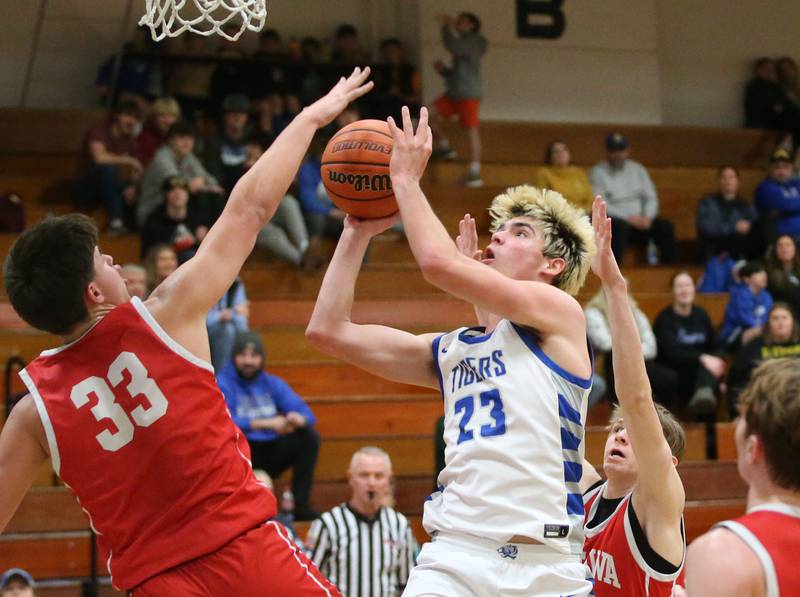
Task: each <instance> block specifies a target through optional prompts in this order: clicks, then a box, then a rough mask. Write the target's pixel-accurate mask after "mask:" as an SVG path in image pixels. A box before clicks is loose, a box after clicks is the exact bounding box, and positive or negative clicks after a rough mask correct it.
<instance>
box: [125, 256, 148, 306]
mask: <svg viewBox="0 0 800 597" xmlns="http://www.w3.org/2000/svg"><path fill="white" fill-rule="evenodd" d="M122 278H123V279H124V280H125V287H126V288H127V289H128V294H129V295H131V297H134V296H135V297H137V298H140V299H142V300H144V299H145V298H147V272H146V271H145V269H144V268H143V267H142V266H141V265H139V264H138V263H126V264H125V265H123V266H122Z"/></svg>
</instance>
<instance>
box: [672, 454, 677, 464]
mask: <svg viewBox="0 0 800 597" xmlns="http://www.w3.org/2000/svg"><path fill="white" fill-rule="evenodd" d="M672 466H678V457H677V456H673V457H672Z"/></svg>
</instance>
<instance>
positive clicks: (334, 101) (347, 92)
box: [303, 66, 373, 128]
mask: <svg viewBox="0 0 800 597" xmlns="http://www.w3.org/2000/svg"><path fill="white" fill-rule="evenodd" d="M369 72H370V70H369V67H368V66H366V67H364V70H361V68H360V67H358V66H357V67H356V68H355V69H353V72H352V74H351V75H350V76H349V77H347V78H346V79H345V78H344V77H342V78H341V79H339V82H338V83H336V85H334V86H333V89H331V90H330V91H329V92H328V94H327V95H325V96H324V97H322V98H320V99H319V100H317V101H316V102H314V103H313V104H311V105H310V106H309V107H307V108H306V109H305V110H303V112H305V113H306V114H307V115H308V116H309V117H310V118H311V119H312V120H313V122H314V123H315V124H316V125H317V128H319V127H322V126H325V125H326V124H328V123H329V122H332V121H333V119H334V118H336V117H337V116H338V115H339V114H340V113H341V112H342V111H343V110H344V109H345V108H346V107H347V106H348V104H350V102H352V101H354V100H357V99H358V98H360V97H361V96H362V95H364V94H365V93H367V92H368V91H369V90H370V89H372V85H373V83H372V81H367V77H369Z"/></svg>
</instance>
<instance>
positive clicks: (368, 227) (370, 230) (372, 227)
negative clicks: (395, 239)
mask: <svg viewBox="0 0 800 597" xmlns="http://www.w3.org/2000/svg"><path fill="white" fill-rule="evenodd" d="M399 221H400V212H396V213H393V214H392V215H390V216H386V217H385V218H370V219H368V220H367V219H361V218H356V217H354V216H351V215H348V216H347V217H346V218H345V219H344V228H345V230H353V231H354V232H356V233H358V234H365V235H367V236H368V237H370V238H372V237H373V236H377V235H378V234H380V233H381V232H386V231H387V230H388V229H389V228H391V227H392V226H394V225H395V224H397V222H399Z"/></svg>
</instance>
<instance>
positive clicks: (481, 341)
mask: <svg viewBox="0 0 800 597" xmlns="http://www.w3.org/2000/svg"><path fill="white" fill-rule="evenodd" d="M427 120H428V114H427V111H426V110H425V109H424V108H423V109H422V111H421V113H420V121H419V127H418V129H417V131H416V132H414V130H413V128H412V124H411V118H410V114H409V112H408V109H407V108H404V109H403V129H402V130H400V129H399V128H397V126H396V125H395V123H394V121H392V120H391V119H390V121H389V123H390V124H389V126H390V129H391V130H392V134H393V137H394V149H393V152H392V158H391V164H390V174H391V177H392V185H393V188H394V191H395V195H396V197H397V201H398V204H399V206H400V214H401V216H402V219H403V224H404V225H405V230H406V234H407V236H408V239H409V243H410V245H411V249H412V251H413V253H414V257H415V258H416V261H417V263H418V264H419V266H420V269H421V270H422V273H423V275H424V276H425V278H426V279H427V280H428V281H429V282H430V283H431V284H433V285H434V286H437V287H439V288H441V289H442V290H444V291H446V292H448V293H449V294H451V295H452V296H454V297H457V298H460V299H463V300H466V301H469V302H470V303H472V304H473V305H475V306H476V307H477V308H478V309H479V310H480V311H481V313H482V319H483V320H484V322H485V324H486V325H485V328H474V327H473V328H468V327H462V328H459V329H457V330H455V331H453V332H450V333H448V334H441V335H439V334H424V335H421V336H415V335H412V334H409V333H406V332H403V331H400V330H395V329H391V328H388V327H385V326H376V325H358V324H355V323H353V322H352V321H351V319H350V311H351V307H352V302H353V288H354V286H355V282H356V278H357V276H358V271H359V268H360V265H361V262H362V259H363V256H364V253H365V251H366V249H367V245H368V244H369V241H370V238H371V237H372V236H374V235H375V234H377V233H379V232H380V231H382V230H384V229H386V228H387V227H388V226H389V225H391V224H392V222H393V218H387V219H384V220H372V221H358V220H355V219H353V218H351V217H348V218H347V220H346V221H345V228H344V232H343V234H342V236H341V238H340V239H339V245H338V247H337V249H336V252H335V254H334V256H333V260H332V261H331V264H330V267H329V268H328V271H327V273H326V275H325V279H324V281H323V284H322V288H321V289H320V294H319V298H318V300H317V305H316V307H315V309H314V314H313V315H312V318H311V322H310V323H309V326H308V330H307V335H308V337H309V339H310V340H311V341H312V342H313V343H314V344H315V345H316V346H317V347H319V348H320V349H321V350H323V351H325V352H328V353H330V354H333V355H335V356H338V357H339V358H342V359H344V360H346V361H349V362H351V363H354V364H356V365H358V366H360V367H362V368H364V369H366V370H368V371H371V372H373V373H376V374H378V375H381V376H383V377H385V378H387V379H392V380H396V381H400V382H405V383H410V384H414V385H419V386H425V387H429V388H439V389H440V390H441V392H442V397H443V400H444V402H443V405H444V409H445V432H444V437H445V442H446V445H447V449H446V453H445V463H446V466H445V469H444V470H443V471H442V473H441V474H440V476H439V484H440V489H439V491H437V492H436V493H434V494H433V495H432V496H431V497H430V499H429V500H428V501H427V502H426V504H425V513H424V520H423V522H424V525H425V528H426V530H427V531H428V532H429V533H431V535H432V537H433V540H432V542H430V543H427V544H426V545H425V546H424V547H423V548H422V551H421V553H420V556H419V558H418V562H417V566H416V568H414V570H413V571H412V573H411V576H410V578H409V581H408V585H407V586H406V590H405V592H404V595H409V596H413V595H442V596H448V597H450V596H453V595H474V594H481V595H483V594H491V595H512V594H513V595H542V596H560V595H588V594H589V591H590V590H591V583H590V582H589V581H588V580H586V573H587V569H586V567H585V565H583V564H582V562H581V550H582V546H583V500H582V497H581V494H580V489H579V483H580V479H581V473H582V467H581V465H582V461H583V446H582V442H581V439H582V437H583V425H584V423H585V416H586V407H587V395H588V392H589V389H590V387H591V375H592V365H591V360H590V356H589V349H588V346H587V341H586V322H585V320H584V317H583V311H582V309H581V307H580V305H579V304H578V302H577V301H576V300H575V298H574V297H573V296H572V295H573V294H575V293H576V292H577V291H578V290H579V289H580V287H581V285H582V284H583V281H584V278H585V277H586V274H587V273H588V270H589V263H590V261H591V257H592V255H593V253H594V240H593V234H592V229H591V226H590V224H589V220H588V218H587V217H586V215H585V214H584V213H583V212H581V211H579V210H577V209H575V208H573V207H571V206H570V205H569V204H568V203H567V201H566V200H565V199H564V198H563V197H562V196H561V195H559V194H558V193H554V192H551V191H540V190H539V189H534V188H532V187H517V188H514V189H509V191H508V192H507V193H506V194H503V195H501V196H499V197H497V198H496V199H495V200H494V202H493V203H492V209H491V214H492V220H493V230H494V233H493V235H492V240H491V243H490V245H489V246H488V247H487V248H486V249H485V251H484V254H483V257H484V258H483V260H482V262H479V261H476V260H475V259H472V258H471V257H468V256H466V255H463V254H462V253H461V252H460V251H459V249H458V247H457V246H456V245H455V244H454V243H453V241H452V240H451V239H450V237H449V236H448V234H447V231H446V230H445V228H444V226H443V225H442V223H441V222H440V221H439V220H438V218H437V217H436V215H435V214H434V212H433V210H432V209H431V207H430V205H429V204H428V201H427V200H426V198H425V195H424V194H423V193H422V190H421V189H420V186H419V181H420V178H421V177H422V175H423V172H424V171H425V166H426V164H427V161H428V157H429V156H430V152H431V133H430V129H429V128H428V124H427ZM564 430H569V432H570V435H571V437H573V438H574V442H571V443H570V444H569V445H566V444H565V443H564V439H563V438H564V435H563V431H564Z"/></svg>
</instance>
